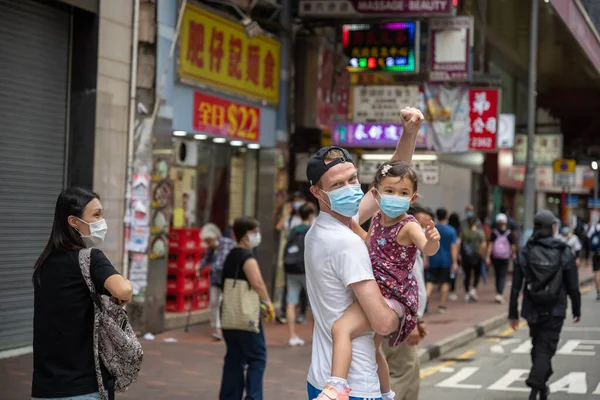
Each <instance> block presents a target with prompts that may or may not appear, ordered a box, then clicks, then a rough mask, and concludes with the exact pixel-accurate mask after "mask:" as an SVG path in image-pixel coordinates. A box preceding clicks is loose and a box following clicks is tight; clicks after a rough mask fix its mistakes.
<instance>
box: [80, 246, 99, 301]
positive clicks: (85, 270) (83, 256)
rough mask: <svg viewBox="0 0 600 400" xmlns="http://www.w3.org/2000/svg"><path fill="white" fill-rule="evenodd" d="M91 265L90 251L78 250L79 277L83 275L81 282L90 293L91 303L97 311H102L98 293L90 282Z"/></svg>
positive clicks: (88, 249) (89, 249)
mask: <svg viewBox="0 0 600 400" xmlns="http://www.w3.org/2000/svg"><path fill="white" fill-rule="evenodd" d="M91 264H92V249H91V248H87V249H81V250H79V268H80V269H81V275H83V280H84V281H85V284H86V285H87V287H88V289H89V291H90V296H91V297H92V301H93V302H94V304H95V305H96V306H97V307H98V308H99V309H102V302H101V301H100V297H98V293H96V288H95V287H94V282H93V281H92V276H91V273H90V268H91Z"/></svg>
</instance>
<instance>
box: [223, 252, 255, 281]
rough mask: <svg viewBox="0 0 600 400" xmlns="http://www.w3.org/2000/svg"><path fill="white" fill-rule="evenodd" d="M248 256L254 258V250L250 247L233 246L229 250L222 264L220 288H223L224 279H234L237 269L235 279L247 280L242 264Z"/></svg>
mask: <svg viewBox="0 0 600 400" xmlns="http://www.w3.org/2000/svg"><path fill="white" fill-rule="evenodd" d="M250 258H255V256H254V252H252V250H250V249H242V248H240V247H235V248H234V249H233V250H231V251H230V252H229V255H227V258H226V259H225V263H224V264H223V275H222V279H223V280H222V282H221V288H223V283H224V282H225V279H227V278H230V279H236V271H237V270H238V269H239V272H238V275H237V279H241V280H243V281H248V278H247V277H246V274H245V273H244V264H245V263H246V261H247V260H248V259H250Z"/></svg>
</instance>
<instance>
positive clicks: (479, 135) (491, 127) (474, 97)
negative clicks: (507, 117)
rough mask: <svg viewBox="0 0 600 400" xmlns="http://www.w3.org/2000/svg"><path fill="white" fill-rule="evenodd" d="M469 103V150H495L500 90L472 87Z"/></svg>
mask: <svg viewBox="0 0 600 400" xmlns="http://www.w3.org/2000/svg"><path fill="white" fill-rule="evenodd" d="M469 105H470V111H469V117H470V134H469V150H476V151H495V150H496V142H497V140H496V138H497V135H496V133H497V131H498V114H499V111H500V90H499V89H478V88H471V89H470V91H469Z"/></svg>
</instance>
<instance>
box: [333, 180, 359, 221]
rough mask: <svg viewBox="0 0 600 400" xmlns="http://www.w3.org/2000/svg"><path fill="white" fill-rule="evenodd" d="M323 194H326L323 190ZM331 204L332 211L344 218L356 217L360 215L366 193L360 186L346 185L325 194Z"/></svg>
mask: <svg viewBox="0 0 600 400" xmlns="http://www.w3.org/2000/svg"><path fill="white" fill-rule="evenodd" d="M323 192H325V191H324V190H323ZM325 193H326V194H327V196H328V197H329V201H330V203H331V211H335V212H336V213H338V214H340V215H343V216H344V217H354V216H355V215H356V214H358V207H359V206H360V201H361V200H362V198H363V197H364V195H365V194H364V193H363V192H362V189H361V188H360V184H359V183H357V184H354V185H346V186H343V187H341V188H339V189H335V190H332V191H331V192H325Z"/></svg>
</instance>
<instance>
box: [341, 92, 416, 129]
mask: <svg viewBox="0 0 600 400" xmlns="http://www.w3.org/2000/svg"><path fill="white" fill-rule="evenodd" d="M418 95H419V87H418V86H417V85H406V86H354V87H353V88H352V115H353V121H354V122H388V123H396V124H399V123H402V115H400V111H401V110H402V109H403V108H404V107H414V106H415V105H416V104H417V96H418Z"/></svg>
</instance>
